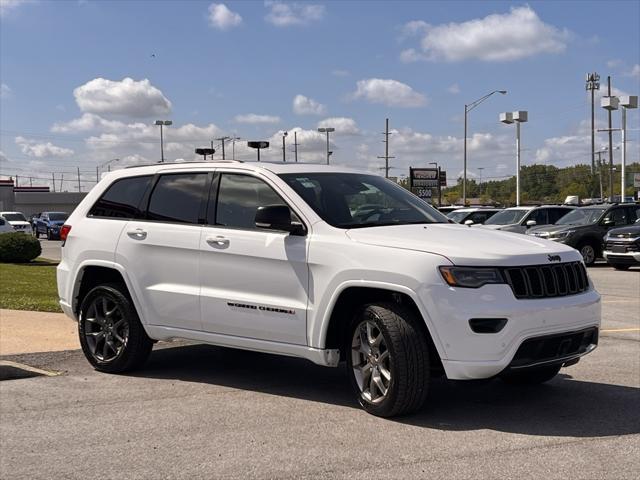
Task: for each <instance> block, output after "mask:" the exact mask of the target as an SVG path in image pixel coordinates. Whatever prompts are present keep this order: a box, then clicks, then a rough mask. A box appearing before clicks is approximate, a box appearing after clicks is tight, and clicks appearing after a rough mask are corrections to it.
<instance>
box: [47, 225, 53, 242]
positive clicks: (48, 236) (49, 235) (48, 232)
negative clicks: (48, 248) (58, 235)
mask: <svg viewBox="0 0 640 480" xmlns="http://www.w3.org/2000/svg"><path fill="white" fill-rule="evenodd" d="M51 238H52V237H51V230H49V227H47V240H51Z"/></svg>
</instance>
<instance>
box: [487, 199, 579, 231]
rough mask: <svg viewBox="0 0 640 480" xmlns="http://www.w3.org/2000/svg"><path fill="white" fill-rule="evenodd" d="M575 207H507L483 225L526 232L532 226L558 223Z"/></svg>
mask: <svg viewBox="0 0 640 480" xmlns="http://www.w3.org/2000/svg"><path fill="white" fill-rule="evenodd" d="M575 208H576V207H573V206H561V205H542V206H539V207H511V208H505V209H504V210H503V211H501V212H499V213H497V214H495V215H494V216H492V217H491V218H490V219H488V220H487V221H486V222H485V223H484V225H483V226H482V227H483V228H490V229H492V230H504V231H506V232H515V233H526V232H527V230H528V229H529V228H531V227H536V226H540V225H550V224H553V223H556V222H557V221H558V220H560V219H561V218H562V217H564V216H565V215H566V214H567V213H569V212H571V211H572V210H574V209H575Z"/></svg>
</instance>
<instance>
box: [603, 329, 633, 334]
mask: <svg viewBox="0 0 640 480" xmlns="http://www.w3.org/2000/svg"><path fill="white" fill-rule="evenodd" d="M600 331H601V332H602V333H605V332H607V333H608V332H640V328H609V329H607V330H600Z"/></svg>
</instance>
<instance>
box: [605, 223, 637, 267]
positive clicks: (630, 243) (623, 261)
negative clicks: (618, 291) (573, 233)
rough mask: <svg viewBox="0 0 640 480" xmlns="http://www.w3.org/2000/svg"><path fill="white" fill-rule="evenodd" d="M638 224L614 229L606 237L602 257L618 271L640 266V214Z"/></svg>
mask: <svg viewBox="0 0 640 480" xmlns="http://www.w3.org/2000/svg"><path fill="white" fill-rule="evenodd" d="M636 217H638V218H637V219H636V222H635V223H634V224H633V225H630V226H628V227H621V228H612V229H611V230H609V231H608V232H607V234H606V235H605V237H604V251H603V252H602V256H603V257H604V259H605V260H606V261H607V263H608V264H609V265H611V266H612V267H613V268H615V269H616V270H627V269H628V268H629V267H632V266H634V265H635V266H639V265H640V212H638V210H636Z"/></svg>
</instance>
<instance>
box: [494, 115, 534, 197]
mask: <svg viewBox="0 0 640 480" xmlns="http://www.w3.org/2000/svg"><path fill="white" fill-rule="evenodd" d="M528 116H529V115H528V113H527V112H526V111H525V110H518V111H517V112H505V113H501V114H500V121H501V122H502V123H504V124H506V125H510V124H512V123H514V122H515V124H516V206H517V207H519V206H520V124H521V123H524V122H526V121H527V120H528Z"/></svg>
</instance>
